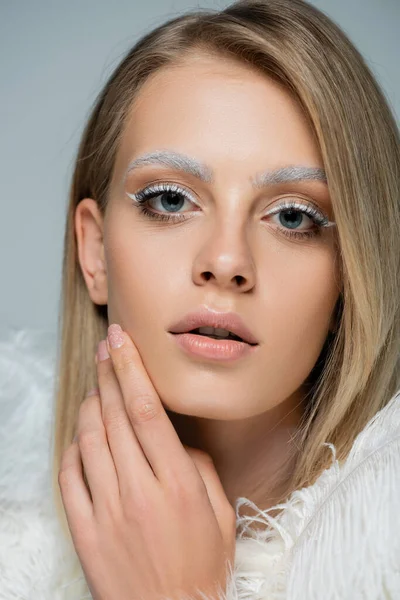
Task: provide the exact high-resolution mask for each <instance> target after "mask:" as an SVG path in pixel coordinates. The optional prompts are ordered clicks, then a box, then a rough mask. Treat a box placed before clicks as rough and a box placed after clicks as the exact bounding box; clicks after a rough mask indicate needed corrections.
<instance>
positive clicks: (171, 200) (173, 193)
mask: <svg viewBox="0 0 400 600" xmlns="http://www.w3.org/2000/svg"><path fill="white" fill-rule="evenodd" d="M128 196H129V197H130V198H132V200H134V202H136V204H137V205H138V207H139V208H140V210H141V212H142V213H143V214H144V215H145V216H146V217H149V218H151V219H158V220H161V221H175V222H177V221H184V220H186V217H184V216H183V215H180V214H174V213H177V212H178V211H181V210H182V207H183V206H184V205H185V202H190V203H191V204H194V205H195V206H198V205H197V204H196V203H195V202H194V200H193V199H192V197H191V195H190V194H189V193H188V192H187V191H186V190H185V189H184V188H181V187H180V186H179V185H177V184H176V183H157V184H154V185H150V186H149V187H147V188H145V189H144V190H142V191H140V192H138V193H136V194H128ZM153 199H154V200H155V202H153V205H156V210H166V211H167V212H169V213H170V214H166V213H158V212H155V211H154V210H149V208H148V207H147V205H149V204H150V200H153ZM157 205H158V206H157Z"/></svg>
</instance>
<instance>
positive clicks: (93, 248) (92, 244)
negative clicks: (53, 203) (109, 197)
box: [75, 198, 108, 304]
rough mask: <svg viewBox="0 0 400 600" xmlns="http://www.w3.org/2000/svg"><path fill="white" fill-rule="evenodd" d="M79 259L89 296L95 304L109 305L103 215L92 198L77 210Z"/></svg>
mask: <svg viewBox="0 0 400 600" xmlns="http://www.w3.org/2000/svg"><path fill="white" fill-rule="evenodd" d="M75 233H76V240H77V245H78V258H79V263H80V265H81V269H82V274H83V277H84V279H85V282H86V286H87V289H88V292H89V296H90V298H91V299H92V301H93V302H94V303H95V304H107V301H108V294H107V270H106V264H105V259H104V245H103V215H102V214H101V212H100V210H99V207H98V206H97V203H96V201H95V200H93V199H92V198H84V199H83V200H81V201H80V202H79V204H78V206H77V207H76V210H75Z"/></svg>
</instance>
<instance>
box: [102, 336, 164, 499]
mask: <svg viewBox="0 0 400 600" xmlns="http://www.w3.org/2000/svg"><path fill="white" fill-rule="evenodd" d="M98 357H99V360H98V362H97V379H98V382H99V390H100V399H101V412H102V419H103V423H104V427H105V431H106V436H107V439H108V444H109V446H110V450H111V454H112V457H113V460H114V465H115V469H116V472H117V477H118V481H119V488H120V492H121V496H124V494H125V493H126V492H128V491H132V489H136V491H137V492H138V491H139V488H142V487H145V486H147V489H150V488H149V487H148V486H150V485H152V484H153V485H154V483H155V481H156V479H155V477H154V473H153V471H152V469H151V466H150V465H149V463H148V461H147V458H146V457H145V455H144V453H143V450H142V447H141V445H140V443H139V441H138V439H137V437H136V434H135V432H134V430H133V428H132V424H131V422H130V420H129V417H128V413H127V412H126V408H125V403H124V399H123V397H122V392H121V388H120V385H119V383H118V379H117V376H116V374H115V371H114V366H113V363H112V361H111V359H110V355H109V354H108V351H107V346H106V342H105V340H102V341H101V342H100V344H99V352H98ZM139 473H141V475H142V476H141V477H140V478H139V477H138V475H139Z"/></svg>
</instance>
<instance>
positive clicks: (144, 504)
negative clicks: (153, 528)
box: [122, 487, 152, 523]
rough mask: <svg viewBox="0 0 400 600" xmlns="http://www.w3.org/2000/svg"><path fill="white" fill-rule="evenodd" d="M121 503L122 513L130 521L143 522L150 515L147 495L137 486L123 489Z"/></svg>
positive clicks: (149, 502)
mask: <svg viewBox="0 0 400 600" xmlns="http://www.w3.org/2000/svg"><path fill="white" fill-rule="evenodd" d="M122 505H123V507H124V515H125V517H126V519H127V520H128V521H129V522H131V523H143V522H145V521H146V519H149V518H150V517H151V512H152V506H151V501H150V499H149V495H148V494H145V493H144V492H143V491H141V490H140V489H138V488H135V489H131V488H130V487H128V488H127V489H126V490H125V493H124V498H123V502H122Z"/></svg>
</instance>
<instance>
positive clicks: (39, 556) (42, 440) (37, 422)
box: [0, 329, 400, 600]
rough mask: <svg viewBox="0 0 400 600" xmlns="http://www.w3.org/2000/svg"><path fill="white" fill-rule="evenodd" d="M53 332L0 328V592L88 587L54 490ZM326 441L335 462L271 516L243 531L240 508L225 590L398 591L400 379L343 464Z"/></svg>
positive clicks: (267, 593) (236, 596)
mask: <svg viewBox="0 0 400 600" xmlns="http://www.w3.org/2000/svg"><path fill="white" fill-rule="evenodd" d="M55 342H56V340H55V335H53V334H52V333H47V332H41V331H35V330H28V331H26V330H12V329H8V330H5V333H4V331H3V335H1V336H0V600H82V599H83V598H89V599H90V598H91V595H90V593H89V592H88V590H87V588H86V587H84V586H83V583H86V582H85V580H84V576H83V572H82V571H81V570H80V571H79V573H78V574H76V573H73V571H72V568H71V565H72V564H73V562H74V561H75V563H74V564H75V565H76V555H75V556H74V552H73V550H72V548H71V546H70V545H68V546H67V545H66V544H64V542H63V541H62V540H63V538H62V534H61V531H60V529H59V525H58V522H57V520H56V517H55V512H54V511H55V509H54V508H53V505H52V501H51V497H52V496H51V492H50V488H51V483H50V472H51V470H50V464H51V462H50V459H51V447H52V441H51V430H52V425H53V404H52V389H53V383H54V382H53V376H54V365H53V359H52V357H53V356H54V348H55V346H54V344H55ZM328 445H329V446H330V448H331V450H332V454H333V458H332V465H331V466H330V467H329V468H328V469H326V470H325V471H324V472H323V473H322V474H321V476H320V477H319V478H318V480H317V481H316V482H315V483H314V484H313V485H312V486H310V487H307V488H303V489H301V490H297V491H295V492H294V493H293V494H292V495H291V496H290V498H289V500H288V502H287V503H285V505H284V510H283V512H282V513H281V515H280V516H279V517H278V518H277V519H272V517H271V516H270V515H268V514H267V512H260V513H259V519H260V520H261V522H263V523H265V525H266V526H267V525H269V527H268V528H267V527H266V528H265V531H264V530H263V531H258V532H257V533H256V532H254V531H253V533H251V532H250V531H249V532H247V531H246V523H245V519H246V517H239V515H238V524H239V521H241V533H240V535H238V537H237V544H236V557H235V565H234V573H233V576H232V577H231V579H230V581H229V585H228V588H227V591H226V596H225V597H224V598H225V600H284V599H285V600H358V599H360V600H361V599H366V600H399V599H400V390H399V392H398V393H397V394H396V395H395V396H394V397H393V398H392V399H391V401H390V402H389V404H388V405H387V406H386V407H385V408H384V409H383V410H381V411H380V412H379V413H377V414H376V415H375V417H374V418H373V419H372V420H371V421H370V423H369V424H368V425H367V427H366V428H365V429H364V431H362V432H361V433H360V435H359V436H358V437H357V439H356V440H355V442H354V445H353V447H352V450H351V453H350V455H349V456H348V459H347V460H346V462H345V464H344V465H342V466H341V467H339V463H338V462H337V461H336V458H335V448H334V446H333V445H331V444H328ZM246 502H249V501H248V500H246V499H245V498H239V499H238V500H237V504H236V506H237V513H238V511H239V507H240V505H241V504H242V503H246ZM250 504H251V503H250ZM253 506H254V505H253ZM247 533H248V534H249V536H250V537H246V535H247ZM73 559H74V560H73ZM78 564H79V563H78ZM79 567H80V565H79ZM112 600H118V598H116V599H112ZM133 600H134V599H133ZM170 600H172V599H170Z"/></svg>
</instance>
